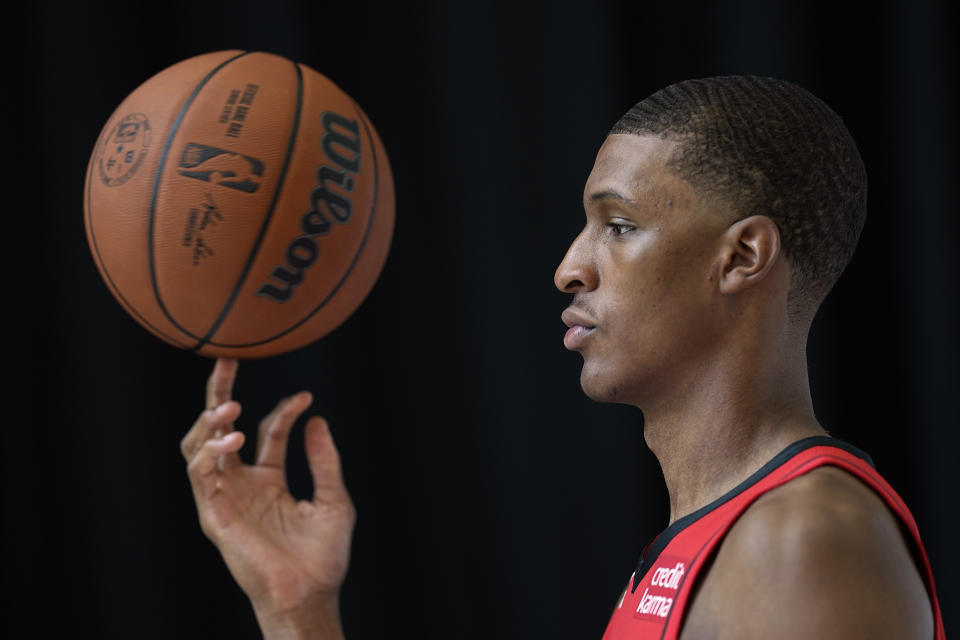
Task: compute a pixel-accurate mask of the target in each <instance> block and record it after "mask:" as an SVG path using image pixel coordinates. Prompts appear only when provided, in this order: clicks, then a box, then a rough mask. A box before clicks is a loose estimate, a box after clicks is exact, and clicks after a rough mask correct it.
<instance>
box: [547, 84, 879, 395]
mask: <svg viewBox="0 0 960 640" xmlns="http://www.w3.org/2000/svg"><path fill="white" fill-rule="evenodd" d="M865 196H866V184H865V175H864V170H863V165H862V163H861V161H860V158H859V154H858V153H857V150H856V147H855V145H854V143H853V141H852V139H851V138H850V136H849V134H848V133H847V131H846V129H845V128H844V127H843V124H842V123H841V122H840V119H839V118H838V117H837V116H836V115H835V114H834V113H833V112H832V111H830V110H829V108H827V107H826V106H825V105H824V104H823V103H822V102H820V101H819V100H817V99H816V98H814V97H813V96H811V95H810V94H808V93H806V92H805V91H803V90H802V89H800V88H798V87H795V86H793V85H790V84H788V83H785V82H782V81H778V80H770V79H765V78H739V77H728V78H712V79H706V80H693V81H688V82H684V83H680V84H677V85H673V86H671V87H667V88H666V89H663V90H661V91H659V92H657V93H656V94H654V95H652V96H650V97H649V98H647V99H646V100H644V101H643V102H641V103H639V104H638V105H636V106H635V107H634V108H633V109H631V110H630V111H629V112H628V113H627V114H626V115H625V116H624V117H623V118H621V120H620V121H619V122H618V123H617V124H616V125H615V126H614V128H613V130H612V131H611V133H610V135H609V136H608V138H607V140H606V141H605V143H604V145H603V147H602V148H601V149H600V152H599V153H598V155H597V160H596V163H595V165H594V168H593V171H592V172H591V174H590V177H589V178H588V180H587V184H586V187H585V190H584V209H585V211H586V214H587V223H586V225H585V227H584V230H583V231H582V232H581V233H580V235H579V236H578V237H577V239H576V240H575V241H574V243H573V244H572V245H571V247H570V249H569V251H568V252H567V255H566V257H565V258H564V260H563V262H562V263H561V265H560V267H559V268H558V269H557V274H556V284H557V287H558V288H559V289H561V290H562V291H566V292H569V293H574V294H575V296H574V301H573V304H572V305H571V308H570V309H568V311H567V312H565V321H566V322H567V324H568V325H572V326H573V328H572V330H571V331H570V332H568V335H567V338H566V340H565V342H566V343H567V346H568V347H569V348H572V349H577V350H579V351H581V352H582V353H583V355H584V370H583V372H582V375H581V381H582V383H583V385H584V389H585V390H586V391H587V393H588V394H589V395H591V397H594V398H596V399H603V400H615V401H624V402H630V403H637V404H639V403H641V402H643V401H645V400H650V399H652V398H657V397H663V393H662V392H663V391H664V389H662V388H660V389H658V388H656V387H658V386H661V385H665V386H671V385H673V386H676V385H684V384H688V383H689V381H690V380H693V379H696V378H697V377H698V376H701V377H702V375H701V374H703V373H704V372H703V371H702V370H703V368H705V367H708V366H710V364H711V361H717V360H720V359H721V358H723V357H727V356H723V355H721V354H720V351H721V350H724V349H725V350H727V352H731V351H732V352H733V353H736V354H745V353H746V351H747V350H750V349H754V348H756V349H758V350H760V349H765V350H766V351H767V352H774V351H782V350H783V349H784V348H789V347H785V342H784V340H785V338H784V337H783V335H782V334H784V332H785V331H789V332H797V331H798V330H802V327H803V326H804V325H806V324H807V322H808V321H809V319H810V318H812V315H813V312H814V311H815V309H816V307H817V306H818V305H819V302H820V301H821V300H822V298H823V296H825V295H826V293H827V291H829V289H830V287H831V286H832V285H833V283H834V282H835V280H836V278H837V277H838V276H839V274H840V272H841V271H842V270H843V268H844V266H845V265H846V263H847V262H848V261H849V258H850V255H851V254H852V252H853V248H854V246H855V244H856V240H857V237H858V236H859V233H860V229H861V227H862V224H863V219H864V208H865ZM791 325H792V326H791ZM794 335H795V333H794ZM734 343H735V344H734ZM758 354H759V351H758ZM738 357H739V356H738ZM744 357H746V356H744ZM762 357H768V356H762V355H757V359H758V360H759V359H762ZM722 368H723V367H721V369H722ZM698 370H699V371H698Z"/></svg>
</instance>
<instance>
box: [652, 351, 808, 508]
mask: <svg viewBox="0 0 960 640" xmlns="http://www.w3.org/2000/svg"><path fill="white" fill-rule="evenodd" d="M741 346H742V345H741ZM805 351H806V341H805V340H797V341H795V342H794V348H792V349H789V350H785V349H778V350H773V351H771V350H769V349H766V350H762V349H760V348H759V347H757V348H756V350H755V351H754V352H753V353H750V352H747V353H746V354H745V353H744V351H743V350H742V349H741V350H740V351H738V352H737V353H736V357H727V356H729V355H730V354H725V353H718V354H716V355H715V356H714V357H710V358H704V359H703V360H702V361H701V364H700V366H698V368H697V371H696V372H695V375H693V376H690V377H689V378H688V379H687V380H686V381H685V383H683V384H681V385H678V387H677V389H676V391H675V392H674V393H672V394H671V395H670V397H668V398H663V399H662V400H661V401H660V402H657V403H654V404H652V405H649V406H645V407H643V410H644V437H645V439H646V441H647V445H648V446H649V447H650V449H651V450H652V451H653V453H654V455H656V457H657V460H659V462H660V467H661V469H662V470H663V476H664V479H665V480H666V484H667V491H668V492H669V494H670V522H671V523H673V522H675V521H676V520H678V519H679V518H682V517H683V516H685V515H687V514H689V513H692V512H693V511H696V510H697V509H699V508H701V507H703V506H705V505H707V504H709V503H710V502H712V501H713V500H715V499H717V498H719V497H720V496H722V495H723V494H724V493H726V492H727V491H729V490H730V489H732V488H734V487H735V486H736V485H738V484H739V483H740V482H742V481H743V480H745V479H746V478H748V477H749V476H750V475H751V474H752V473H753V472H754V471H756V470H757V469H759V468H760V467H761V466H763V464H764V463H766V462H767V461H768V460H770V458H772V457H773V456H774V455H776V454H777V453H778V452H780V451H781V450H783V449H784V448H785V447H787V446H788V445H789V444H791V443H793V442H796V441H797V440H800V439H802V438H805V437H808V436H813V435H826V432H825V431H824V430H823V428H822V427H821V426H820V424H819V423H818V422H817V420H816V417H815V416H814V413H813V404H812V401H811V399H810V387H809V383H808V379H807V368H806V356H805ZM764 353H766V354H767V359H766V361H763V360H762V359H761V356H762V354H764ZM744 355H746V357H744Z"/></svg>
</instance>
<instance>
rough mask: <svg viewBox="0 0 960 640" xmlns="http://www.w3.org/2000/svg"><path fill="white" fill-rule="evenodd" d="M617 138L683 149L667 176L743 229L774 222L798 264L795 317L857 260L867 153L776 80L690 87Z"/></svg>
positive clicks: (618, 128)
mask: <svg viewBox="0 0 960 640" xmlns="http://www.w3.org/2000/svg"><path fill="white" fill-rule="evenodd" d="M610 133H611V134H614V133H632V134H640V135H644V134H652V135H656V136H659V137H662V138H666V139H669V140H675V141H676V142H678V145H677V149H676V151H675V152H674V154H673V156H672V157H671V158H670V160H669V162H668V168H669V169H670V170H671V171H673V172H675V173H676V174H677V175H678V176H679V177H681V178H683V179H685V180H687V181H688V182H690V184H691V185H693V187H694V189H695V190H696V191H697V193H698V194H699V195H700V196H701V197H703V198H704V199H706V200H707V201H710V200H714V199H716V200H715V201H719V202H722V203H723V204H725V205H727V206H728V207H729V208H730V209H731V210H732V211H733V212H734V214H735V215H736V219H742V218H746V217H749V216H752V215H764V216H767V217H769V218H770V219H772V220H773V221H774V222H775V223H776V225H777V228H778V230H779V232H780V241H781V246H782V247H783V250H784V253H785V254H786V256H787V257H788V258H789V261H790V267H791V279H790V294H789V296H788V300H789V302H788V306H789V309H790V312H791V315H792V316H793V317H808V316H812V315H813V313H814V312H816V309H817V307H818V306H819V305H820V302H821V301H822V300H823V298H824V297H825V296H826V295H827V293H828V292H829V291H830V289H831V287H833V284H834V283H835V282H836V281H837V278H839V277H840V273H841V272H842V271H843V269H844V268H845V267H846V266H847V263H848V262H849V261H850V258H851V256H852V255H853V250H854V248H855V247H856V245H857V240H858V238H859V237H860V231H861V230H862V229H863V223H864V220H865V218H866V209H867V174H866V170H865V169H864V166H863V161H862V160H861V158H860V153H859V152H858V151H857V146H856V144H855V143H854V141H853V138H852V137H851V136H850V132H849V131H847V128H846V127H845V126H844V124H843V121H842V120H841V119H840V117H839V116H838V115H837V114H836V113H834V112H833V110H831V109H830V107H828V106H827V105H826V104H825V103H824V102H823V101H822V100H820V99H819V98H817V97H816V96H814V95H812V94H811V93H809V92H808V91H806V90H804V89H802V88H800V87H798V86H796V85H794V84H791V83H789V82H785V81H783V80H777V79H774V78H764V77H758V76H721V77H716V78H703V79H698V80H686V81H684V82H680V83H677V84H673V85H670V86H669V87H665V88H664V89H661V90H660V91H657V92H656V93H654V94H653V95H651V96H650V97H648V98H647V99H645V100H643V101H642V102H640V103H638V104H636V105H635V106H634V107H633V108H632V109H630V111H628V112H627V113H626V114H624V116H623V117H622V118H620V120H619V121H618V122H617V123H616V124H615V125H614V126H613V129H612V130H611V131H610ZM731 222H732V221H731Z"/></svg>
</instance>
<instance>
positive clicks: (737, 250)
mask: <svg viewBox="0 0 960 640" xmlns="http://www.w3.org/2000/svg"><path fill="white" fill-rule="evenodd" d="M722 251H723V254H722V257H721V270H720V278H719V286H720V292H721V293H723V294H728V295H729V294H734V293H739V292H740V291H743V290H744V289H746V288H747V287H750V286H752V285H755V284H757V283H758V282H761V281H762V280H763V279H764V278H765V277H766V276H767V274H769V273H770V270H771V269H773V265H774V264H776V262H777V258H778V257H779V256H780V231H779V229H777V225H776V223H775V222H774V221H773V220H771V219H770V218H768V217H766V216H750V217H749V218H744V219H743V220H737V221H736V222H734V223H733V224H732V225H730V227H729V228H728V229H727V230H726V232H724V234H723V248H722Z"/></svg>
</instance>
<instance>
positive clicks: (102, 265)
mask: <svg viewBox="0 0 960 640" xmlns="http://www.w3.org/2000/svg"><path fill="white" fill-rule="evenodd" d="M119 113H120V107H117V109H116V110H115V111H114V112H113V114H112V115H111V116H110V119H109V120H107V124H108V125H109V123H110V121H111V120H113V118H114V117H115V116H117V115H118V114H119ZM112 131H113V130H112V129H106V130H105V131H104V133H103V134H102V136H103V137H102V138H101V139H100V141H99V142H98V143H97V146H96V147H95V148H94V153H93V159H91V161H90V166H89V167H88V168H87V212H86V213H87V228H88V229H90V239H91V240H92V241H93V242H92V244H93V255H94V258H95V259H96V261H97V263H98V264H99V265H100V269H101V270H102V272H103V275H104V278H105V281H106V284H107V288H108V289H110V291H111V292H112V293H113V295H114V296H116V297H117V299H119V300H120V301H121V303H122V304H123V306H124V308H126V310H127V311H128V312H130V313H131V314H133V315H134V316H135V317H136V318H137V320H139V321H140V322H141V323H142V324H143V325H144V326H145V327H148V328H149V329H151V330H152V331H154V332H156V333H157V334H158V335H160V336H162V337H163V338H164V339H166V340H169V341H170V342H171V343H173V344H175V345H177V346H178V347H180V348H181V349H189V348H190V347H188V346H187V345H186V344H183V343H182V342H180V341H179V340H176V339H174V338H173V337H172V336H169V335H167V334H166V333H164V332H163V331H160V329H158V328H157V327H155V326H153V323H151V322H150V321H148V320H147V319H146V318H144V317H143V316H142V315H140V312H139V311H137V309H136V307H134V306H133V305H132V304H131V303H130V301H129V300H127V298H126V297H125V296H124V295H123V294H122V293H121V292H120V288H119V287H117V285H116V283H115V282H114V281H113V278H111V277H110V271H108V270H107V264H106V263H105V262H104V261H103V256H101V255H100V246H99V245H98V244H97V235H96V233H94V231H93V206H92V203H91V202H90V198H91V189H90V183H91V182H92V181H93V174H94V167H93V162H94V159H95V158H96V157H97V156H98V155H99V152H100V150H101V149H102V148H103V147H104V146H106V144H107V138H108V137H109V135H110V133H111V132H112Z"/></svg>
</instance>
